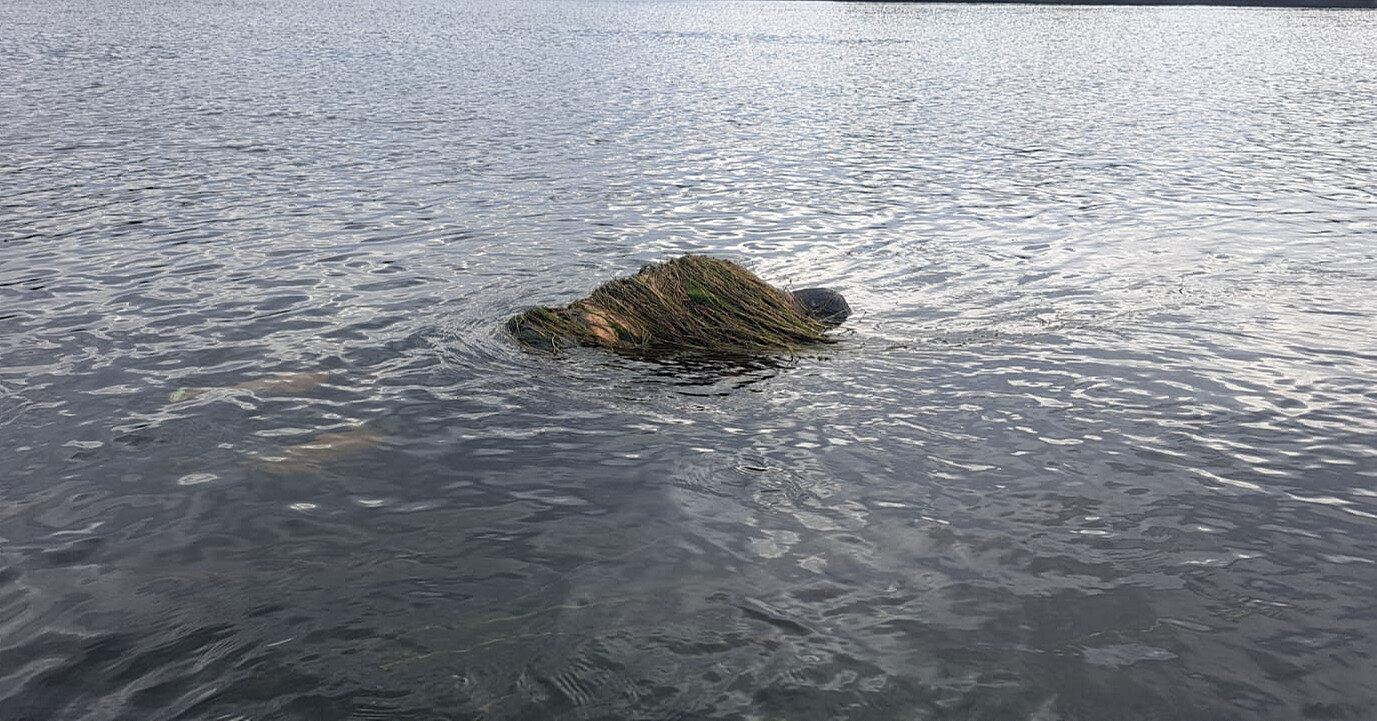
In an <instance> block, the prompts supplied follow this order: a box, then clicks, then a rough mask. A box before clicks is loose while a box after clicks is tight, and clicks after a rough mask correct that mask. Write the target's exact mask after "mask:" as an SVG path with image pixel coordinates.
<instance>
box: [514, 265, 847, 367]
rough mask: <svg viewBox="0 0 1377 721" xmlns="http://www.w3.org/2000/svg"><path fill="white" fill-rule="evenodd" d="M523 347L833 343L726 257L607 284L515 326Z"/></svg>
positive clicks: (761, 349)
mask: <svg viewBox="0 0 1377 721" xmlns="http://www.w3.org/2000/svg"><path fill="white" fill-rule="evenodd" d="M507 330H508V331H509V332H510V333H511V334H512V335H513V336H515V337H516V338H517V339H518V340H519V341H521V342H522V343H524V344H526V345H528V346H531V347H534V348H539V349H542V350H550V351H556V350H558V349H560V348H564V347H568V346H571V345H590V346H601V347H604V348H612V349H615V350H621V351H627V352H639V353H649V354H653V353H693V354H702V355H715V356H742V355H756V354H760V353H776V352H791V351H793V350H794V349H796V348H797V347H798V346H800V345H803V344H806V343H827V342H831V341H832V339H831V338H829V337H828V336H827V335H825V332H824V331H825V330H826V328H825V326H823V325H822V324H821V323H819V322H818V321H816V320H814V319H812V318H810V317H809V316H808V315H806V314H805V313H804V312H803V310H802V309H801V308H800V307H799V306H798V305H797V304H796V303H795V302H794V300H793V298H792V297H791V296H790V295H789V294H788V293H785V292H784V291H781V290H779V289H778V288H775V287H774V286H772V285H770V284H769V283H766V282H765V281H763V280H761V279H760V278H758V277H756V275H755V274H754V273H752V272H750V271H749V270H746V269H745V268H743V267H741V266H739V265H737V264H735V263H732V262H731V261H727V260H722V259H720V258H710V257H707V256H702V255H685V256H681V257H679V258H675V259H673V260H668V261H665V262H663V263H654V264H652V265H647V266H645V267H644V268H641V270H640V272H639V273H636V274H635V275H632V276H630V277H627V278H619V279H617V280H613V281H611V282H608V283H604V284H603V285H601V286H599V287H598V288H597V289H596V290H594V291H593V292H592V293H591V294H589V296H588V297H587V298H584V299H582V300H578V301H575V302H573V303H570V304H569V305H567V306H560V307H538V308H531V309H530V310H527V311H526V312H524V313H522V314H520V315H517V316H515V317H513V318H511V319H510V320H508V321H507Z"/></svg>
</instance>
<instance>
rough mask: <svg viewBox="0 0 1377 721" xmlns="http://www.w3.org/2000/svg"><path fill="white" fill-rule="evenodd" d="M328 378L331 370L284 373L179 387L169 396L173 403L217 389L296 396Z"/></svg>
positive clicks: (313, 388) (314, 387)
mask: <svg viewBox="0 0 1377 721" xmlns="http://www.w3.org/2000/svg"><path fill="white" fill-rule="evenodd" d="M328 380H330V372H329V371H308V372H304V373H284V374H281V375H275V376H268V377H267V378H255V379H253V380H251V381H244V382H243V383H238V384H235V385H232V386H222V387H213V386H200V387H189V388H178V389H177V390H175V391H173V392H172V394H171V395H169V396H168V400H169V401H171V402H172V403H180V402H182V401H186V400H191V399H192V398H195V397H197V396H202V395H205V394H207V393H210V392H212V391H217V390H229V391H247V392H249V393H261V394H263V395H267V396H294V395H300V394H302V393H308V392H310V391H313V390H315V389H316V388H317V387H318V386H320V385H321V384H323V383H325V382H326V381H328Z"/></svg>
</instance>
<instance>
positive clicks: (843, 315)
mask: <svg viewBox="0 0 1377 721" xmlns="http://www.w3.org/2000/svg"><path fill="white" fill-rule="evenodd" d="M793 296H794V302H796V303H798V304H799V307H801V308H803V311H804V312H805V313H807V314H808V315H809V316H810V317H811V318H813V320H816V321H818V322H819V323H822V324H823V325H827V326H838V325H841V324H842V322H843V321H845V320H846V319H847V318H848V317H849V316H850V315H851V306H849V305H847V304H846V299H845V298H843V297H842V294H841V293H838V292H837V291H835V290H832V289H831V288H804V289H803V290H796V291H794V292H793Z"/></svg>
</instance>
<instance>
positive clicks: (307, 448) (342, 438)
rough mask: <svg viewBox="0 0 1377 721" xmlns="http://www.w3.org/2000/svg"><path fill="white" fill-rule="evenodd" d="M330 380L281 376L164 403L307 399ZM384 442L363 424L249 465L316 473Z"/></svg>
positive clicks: (195, 390) (185, 392) (179, 395)
mask: <svg viewBox="0 0 1377 721" xmlns="http://www.w3.org/2000/svg"><path fill="white" fill-rule="evenodd" d="M333 377H334V374H332V373H331V372H330V371H304V372H300V373H281V374H278V375H271V376H267V377H264V378H255V379H253V380H249V381H244V382H242V383H236V384H234V385H229V386H193V387H186V388H178V389H177V390H176V391H173V392H172V394H171V395H170V396H169V397H168V401H170V402H172V403H181V402H182V401H187V400H191V399H193V398H198V397H201V396H205V395H207V394H234V393H245V392H246V393H253V394H255V395H262V396H301V395H308V394H310V393H311V392H312V391H315V390H316V389H317V388H319V387H320V386H322V385H324V384H325V383H328V382H329V381H330V380H331V379H332V378H333ZM386 438H387V436H386V434H384V433H383V431H382V430H381V429H379V428H378V427H376V426H375V425H371V424H364V425H359V426H355V427H353V428H349V429H346V430H342V431H332V432H328V433H322V434H320V435H317V436H315V437H313V438H311V439H310V440H308V441H306V442H304V443H298V444H296V445H292V446H287V447H285V448H280V449H278V450H277V451H276V452H269V453H266V454H263V455H260V456H259V457H258V458H256V459H254V460H253V461H252V462H251V464H252V465H253V466H254V467H256V468H259V469H260V470H266V471H272V472H274V473H297V472H312V471H317V470H319V469H320V468H321V467H322V466H324V465H327V464H330V463H334V462H337V461H340V460H343V459H346V458H350V457H352V456H356V455H358V454H360V453H363V452H365V451H368V450H371V449H373V448H376V447H377V446H379V445H381V444H382V443H383V442H384V441H385V440H386Z"/></svg>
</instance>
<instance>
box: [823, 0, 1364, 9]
mask: <svg viewBox="0 0 1377 721" xmlns="http://www.w3.org/2000/svg"><path fill="white" fill-rule="evenodd" d="M839 1H840V2H880V3H908V4H928V5H932V4H938V3H953V4H958V5H1085V6H1097V5H1128V6H1131V5H1143V6H1147V5H1159V6H1160V5H1177V6H1179V5H1199V6H1222V7H1268V8H1318V9H1326V8H1327V9H1359V10H1368V9H1377V0H839Z"/></svg>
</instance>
